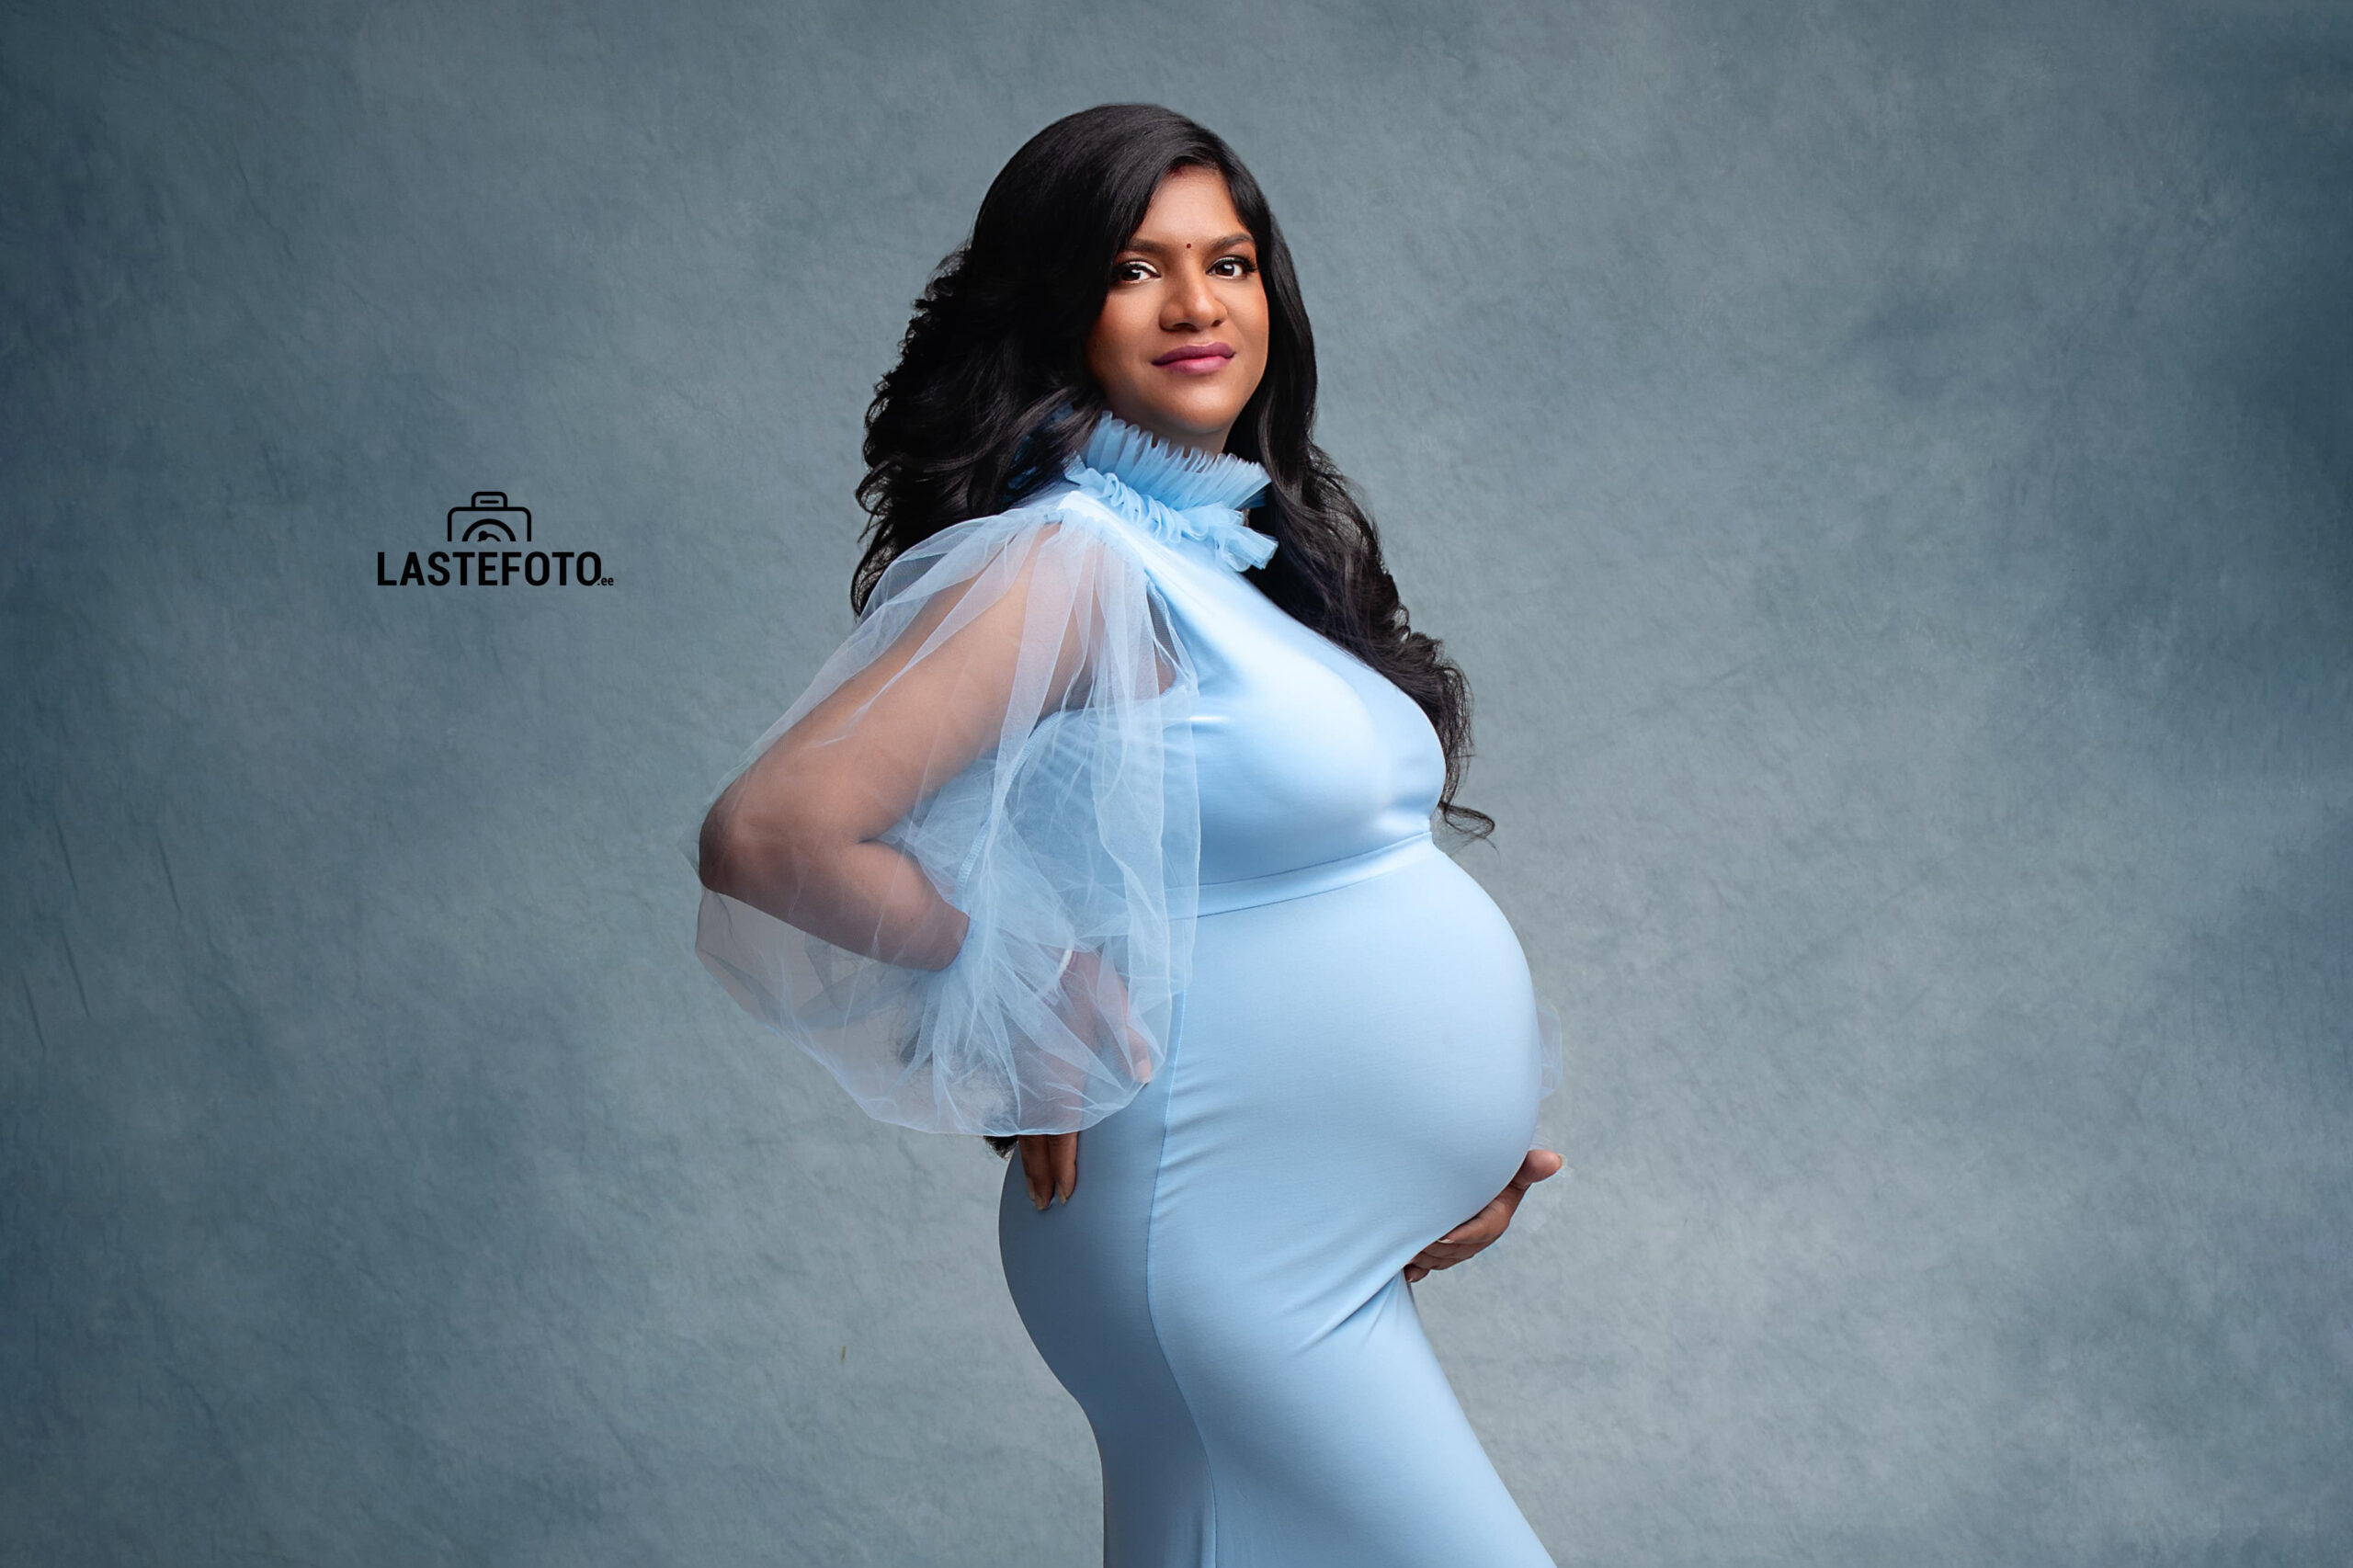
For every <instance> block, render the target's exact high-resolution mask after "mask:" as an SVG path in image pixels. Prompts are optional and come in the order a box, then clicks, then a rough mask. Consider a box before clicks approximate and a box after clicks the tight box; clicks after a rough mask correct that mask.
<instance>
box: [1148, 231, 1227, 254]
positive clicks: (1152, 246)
mask: <svg viewBox="0 0 2353 1568" xmlns="http://www.w3.org/2000/svg"><path fill="white" fill-rule="evenodd" d="M1255 243H1256V242H1254V241H1253V240H1252V239H1251V237H1250V236H1249V235H1248V234H1221V235H1219V236H1218V237H1217V238H1216V239H1213V240H1211V242H1210V243H1209V244H1206V245H1204V246H1203V247H1202V248H1203V249H1204V250H1225V249H1227V248H1229V247H1230V246H1233V245H1246V244H1255ZM1126 248H1127V249H1129V250H1140V251H1142V252H1143V253H1144V255H1146V256H1173V255H1175V254H1176V247H1174V246H1172V245H1165V244H1161V243H1160V242H1159V241H1158V240H1130V241H1129V242H1128V243H1127V246H1126ZM1188 248H1189V247H1188Z"/></svg>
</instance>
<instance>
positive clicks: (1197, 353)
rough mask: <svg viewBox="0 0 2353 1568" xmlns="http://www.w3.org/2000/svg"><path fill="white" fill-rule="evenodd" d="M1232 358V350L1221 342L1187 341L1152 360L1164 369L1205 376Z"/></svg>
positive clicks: (1220, 368) (1222, 367)
mask: <svg viewBox="0 0 2353 1568" xmlns="http://www.w3.org/2000/svg"><path fill="white" fill-rule="evenodd" d="M1231 358H1233V349H1231V348H1229V347H1226V346H1225V345H1224V344H1222V343H1188V344H1187V345H1186V346H1185V347H1182V348H1172V349H1170V350H1169V351H1168V352H1167V353H1165V354H1163V355H1162V356H1161V357H1160V358H1157V359H1154V361H1153V363H1154V364H1155V365H1157V366H1159V367H1160V368H1161V369H1164V370H1176V371H1178V372H1180V373H1182V374H1185V375H1188V376H1205V375H1208V374H1209V373H1210V372H1211V371H1212V370H1222V369H1225V365H1226V361H1227V360H1229V359H1231Z"/></svg>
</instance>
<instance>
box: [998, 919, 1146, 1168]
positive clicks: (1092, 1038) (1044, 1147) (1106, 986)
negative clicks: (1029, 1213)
mask: <svg viewBox="0 0 2353 1568" xmlns="http://www.w3.org/2000/svg"><path fill="white" fill-rule="evenodd" d="M1054 1016H1055V1017H1058V1018H1060V1019H1061V1020H1062V1021H1063V1026H1064V1027H1065V1028H1068V1029H1069V1030H1070V1032H1071V1033H1072V1034H1074V1035H1075V1036H1077V1037H1078V1038H1079V1039H1080V1040H1086V1041H1089V1042H1096V1041H1100V1040H1103V1039H1104V1038H1105V1037H1106V1036H1107V1035H1116V1037H1117V1038H1118V1040H1119V1041H1120V1047H1121V1049H1122V1050H1123V1051H1125V1053H1126V1056H1127V1065H1128V1072H1129V1073H1130V1074H1131V1075H1133V1077H1134V1078H1135V1080H1136V1081H1137V1082H1138V1083H1140V1084H1148V1083H1150V1082H1151V1081H1152V1048H1151V1042H1150V1041H1149V1040H1146V1039H1145V1038H1144V1037H1143V1035H1142V1034H1141V1033H1139V1032H1138V1031H1137V1030H1136V1028H1134V1026H1133V1025H1132V1024H1131V1022H1130V1020H1129V1008H1128V988H1127V986H1126V984H1125V983H1123V982H1122V981H1121V980H1120V971H1118V970H1117V969H1116V968H1114V967H1113V966H1112V965H1111V964H1110V963H1109V962H1108V960H1106V959H1105V958H1104V957H1103V955H1102V954H1101V953H1097V952H1089V951H1087V950H1086V949H1074V950H1073V951H1072V952H1071V954H1070V961H1069V962H1068V963H1066V964H1065V965H1064V966H1063V972H1062V977H1061V994H1060V995H1058V996H1057V997H1056V998H1055V1001H1054ZM1068 1087H1069V1088H1070V1089H1071V1090H1072V1092H1073V1093H1075V1092H1076V1089H1077V1085H1076V1084H1075V1082H1068ZM1019 1148H1020V1152H1021V1176H1022V1179H1023V1180H1024V1181H1025V1182H1026V1183H1027V1184H1028V1186H1029V1201H1030V1202H1031V1203H1032V1204H1033V1205H1035V1206H1036V1207H1038V1208H1040V1209H1043V1208H1046V1207H1047V1206H1048V1205H1050V1204H1051V1203H1052V1202H1053V1200H1054V1199H1055V1197H1056V1196H1057V1195H1060V1197H1061V1198H1062V1200H1063V1202H1064V1203H1068V1202H1069V1201H1070V1195H1071V1194H1072V1193H1073V1192H1074V1191H1076V1190H1077V1188H1078V1134H1077V1133H1075V1132H1027V1133H1023V1134H1022V1135H1021V1138H1020V1140H1019Z"/></svg>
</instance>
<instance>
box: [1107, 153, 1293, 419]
mask: <svg viewBox="0 0 2353 1568" xmlns="http://www.w3.org/2000/svg"><path fill="white" fill-rule="evenodd" d="M1086 369H1087V370H1088V371H1089V372H1090V373H1091V374H1092V375H1093V376H1094V377H1095V380H1096V382H1097V385H1099V386H1100V387H1101V388H1102V389H1103V398H1104V401H1105V402H1106V403H1108V404H1109V405H1110V409H1111V412H1112V413H1113V414H1116V415H1119V416H1120V418H1122V419H1124V420H1126V421H1127V422H1128V423H1129V424H1131V425H1134V426H1140V427H1141V428H1142V429H1145V430H1149V431H1151V432H1152V433H1153V434H1154V435H1155V436H1158V437H1160V438H1161V439H1163V440H1165V441H1169V442H1173V443H1175V444H1176V445H1178V446H1185V447H1195V448H1198V449H1200V450H1202V451H1205V452H1222V451H1223V450H1225V437H1226V434H1227V432H1229V431H1231V430H1232V429H1233V422H1234V420H1235V419H1236V418H1237V417H1239V416H1240V415H1241V413H1242V405H1243V404H1244V403H1248V402H1249V401H1250V394H1251V393H1252V392H1256V391H1257V390H1258V381H1259V379H1260V378H1261V377H1263V376H1264V375H1265V374H1266V373H1267V290H1266V289H1265V287H1264V286H1263V285H1262V284H1261V283H1260V281H1259V278H1258V246H1257V243H1256V241H1254V240H1252V239H1251V237H1250V231H1249V229H1248V227H1247V226H1246V225H1245V224H1244V223H1243V222H1242V218H1241V215H1240V214H1239V213H1237V212H1235V211H1234V210H1233V198H1232V197H1230V196H1228V195H1227V194H1226V190H1225V179H1224V176H1222V175H1220V174H1219V173H1218V172H1217V171H1216V170H1214V169H1203V168H1192V167H1187V168H1180V169H1177V170H1176V171H1175V172H1173V173H1172V174H1170V175H1169V176H1168V177H1167V178H1165V179H1164V180H1162V181H1161V182H1160V188H1159V189H1158V190H1156V191H1155V192H1154V193H1153V198H1152V205H1151V207H1150V208H1149V209H1147V210H1145V212H1144V215H1143V222H1142V225H1141V226H1140V227H1138V228H1137V230H1136V232H1135V233H1133V234H1131V235H1130V236H1129V238H1128V243H1127V245H1126V246H1125V247H1124V248H1123V249H1122V250H1120V254H1119V255H1118V256H1116V257H1114V258H1113V260H1112V263H1111V284H1110V288H1109V290H1108V291H1107V292H1106V293H1105V294H1104V296H1103V313H1102V314H1101V315H1100V316H1098V317H1097V318H1096V322H1095V330H1094V331H1093V332H1092V333H1090V334H1089V335H1087V339H1086Z"/></svg>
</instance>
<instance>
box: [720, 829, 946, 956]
mask: <svg viewBox="0 0 2353 1568" xmlns="http://www.w3.org/2000/svg"><path fill="white" fill-rule="evenodd" d="M725 805H726V802H722V807H721V808H715V809H714V810H713V812H712V813H711V819H712V820H711V821H710V822H708V823H706V824H704V828H703V835H702V880H703V882H704V885H706V886H708V887H710V888H711V889H712V890H713V891H715V892H722V893H725V894H726V895H727V896H728V897H730V898H733V899H737V900H739V901H741V902H742V903H748V904H750V905H751V906H752V907H753V908H755V909H758V910H761V911H764V912H765V913H767V914H769V915H775V916H776V917H777V918H778V919H779V920H781V921H783V922H784V923H785V924H786V925H788V926H797V927H799V928H800V929H801V930H803V931H806V932H809V933H810V934H811V935H812V936H815V937H822V938H823V939H824V940H825V941H828V942H831V943H832V944H833V945H834V946H835V947H837V948H842V949H847V951H850V952H854V953H858V954H860V955H862V956H864V957H867V958H871V959H879V960H881V961H882V962H884V963H894V964H904V965H906V966H907V967H909V968H911V969H930V970H938V969H945V968H947V967H948V965H949V963H950V962H951V961H952V960H954V959H955V957H956V953H957V950H958V949H960V948H961V946H962V945H963V941H964V930H965V926H966V925H967V924H968V920H967V917H966V915H965V914H964V912H963V911H962V910H961V909H958V908H957V907H956V906H955V905H954V904H952V903H949V902H948V901H947V900H946V899H944V898H942V897H940V896H939V892H938V889H936V888H934V887H933V886H932V884H931V879H930V878H929V877H926V875H924V873H923V869H922V868H921V867H920V866H918V865H917V864H916V863H915V861H914V860H913V859H911V858H908V857H907V856H906V855H905V854H904V853H903V852H902V851H900V850H898V849H895V848H893V847H892V846H890V845H888V844H883V843H880V842H877V841H874V840H849V839H836V838H829V837H827V836H825V835H823V834H821V833H815V832H810V831H806V830H799V831H796V830H794V829H791V828H783V827H777V826H768V827H767V828H765V829H764V828H763V827H761V826H760V825H759V824H756V823H745V822H744V821H742V820H741V819H740V818H738V817H736V816H735V814H734V813H733V812H727V811H725V810H724V807H725Z"/></svg>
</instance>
